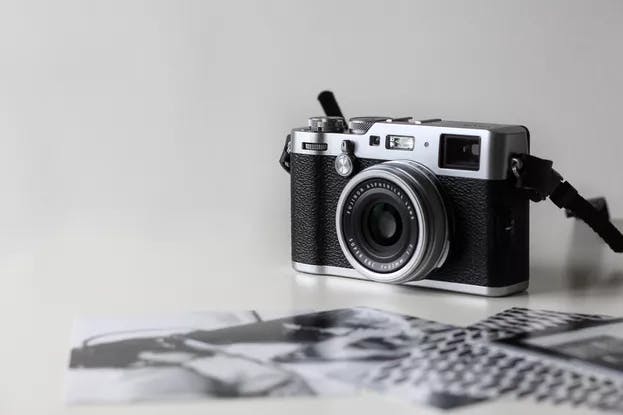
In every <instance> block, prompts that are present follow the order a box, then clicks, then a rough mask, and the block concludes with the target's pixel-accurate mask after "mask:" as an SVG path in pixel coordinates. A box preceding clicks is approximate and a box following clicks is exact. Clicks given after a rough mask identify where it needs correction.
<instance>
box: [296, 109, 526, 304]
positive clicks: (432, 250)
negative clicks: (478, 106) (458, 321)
mask: <svg viewBox="0 0 623 415" xmlns="http://www.w3.org/2000/svg"><path fill="white" fill-rule="evenodd" d="M287 146H288V147H287V148H288V157H289V159H288V168H289V170H290V174H291V203H292V262H293V267H294V268H295V269H296V270H297V271H300V272H304V273H311V274H330V275H338V276H344V277H354V278H363V279H369V280H372V281H378V282H385V283H396V284H407V285H415V286H422V287H432V288H439V289H445V290H451V291H459V292H466V293H472V294H480V295H486V296H503V295H508V294H512V293H515V292H519V291H523V290H525V289H526V288H527V287H528V274H529V270H528V265H529V249H528V245H529V198H528V197H527V196H526V193H525V192H524V191H522V190H520V189H518V188H517V187H516V186H515V185H514V181H513V174H512V172H511V167H512V166H511V160H512V158H513V154H528V153H529V135H528V130H527V129H526V128H525V127H523V126H519V125H501V124H485V123H475V122H458V121H442V120H440V119H429V120H421V121H414V120H412V119H410V118H390V117H356V118H351V119H350V121H349V122H348V123H347V122H346V120H345V119H344V118H343V117H338V116H322V117H313V118H310V119H309V125H308V127H305V128H296V129H294V130H292V133H291V135H290V140H289V142H288V144H287Z"/></svg>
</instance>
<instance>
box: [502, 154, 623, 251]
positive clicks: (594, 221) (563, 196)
mask: <svg viewBox="0 0 623 415" xmlns="http://www.w3.org/2000/svg"><path fill="white" fill-rule="evenodd" d="M553 164H554V163H553V162H552V161H551V160H545V159H541V158H538V157H535V156H531V155H529V154H515V155H513V156H512V158H511V171H512V172H513V175H514V176H515V186H516V187H517V188H519V189H522V190H525V191H526V192H527V194H528V197H529V198H530V200H532V201H533V202H540V201H542V200H545V199H546V198H548V197H549V199H550V200H551V201H552V202H553V203H554V204H555V205H556V206H558V207H559V208H560V209H566V211H567V216H574V217H577V218H578V219H580V220H582V221H584V222H586V224H587V225H588V226H590V227H591V229H593V231H595V232H596V233H597V234H598V235H599V236H600V237H601V238H602V239H603V240H604V241H605V242H606V244H608V246H609V247H610V248H611V249H612V250H613V251H614V252H623V234H621V232H620V231H619V230H618V229H617V228H616V227H615V226H614V225H613V224H612V222H610V217H609V214H608V208H607V205H606V202H605V200H604V199H603V198H599V199H593V200H592V201H588V200H586V199H585V198H583V197H582V196H581V195H580V194H579V193H578V191H577V190H576V189H575V188H574V187H573V186H572V185H571V184H570V183H569V182H567V181H566V180H564V179H563V178H562V176H561V175H560V173H558V172H557V171H556V170H554V169H553V167H552V166H553ZM591 202H592V203H591Z"/></svg>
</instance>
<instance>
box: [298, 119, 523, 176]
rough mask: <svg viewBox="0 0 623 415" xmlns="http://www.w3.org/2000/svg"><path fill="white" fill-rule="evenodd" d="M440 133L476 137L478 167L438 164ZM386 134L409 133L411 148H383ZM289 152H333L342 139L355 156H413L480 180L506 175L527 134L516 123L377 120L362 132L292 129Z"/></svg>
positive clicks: (448, 173)
mask: <svg viewBox="0 0 623 415" xmlns="http://www.w3.org/2000/svg"><path fill="white" fill-rule="evenodd" d="M442 134H458V135H470V136H478V137H480V167H479V169H478V170H460V169H450V168H441V167H439V146H440V137H441V135H442ZM371 135H374V136H379V137H380V141H381V142H380V145H371V144H370V136H371ZM387 135H401V136H412V137H414V138H415V146H414V149H413V150H412V151H404V150H393V149H387V148H385V137H386V136H387ZM291 137H292V150H291V152H292V153H297V154H309V155H326V156H337V155H338V154H341V153H342V150H341V144H342V141H343V140H350V141H352V142H353V144H354V153H353V155H354V156H355V157H357V158H366V159H376V160H405V159H407V160H413V161H417V162H418V163H421V164H423V165H425V166H426V167H428V168H429V169H430V170H432V171H433V173H435V174H436V175H440V176H454V177H466V178H473V179H483V180H503V179H506V178H507V177H508V171H509V159H510V155H511V154H512V153H528V152H529V148H528V137H527V132H526V129H525V128H524V127H521V126H519V125H504V124H488V123H487V124H485V123H474V122H462V121H433V122H426V123H421V124H417V123H415V122H396V121H394V122H377V123H375V124H374V125H372V127H370V129H369V130H368V131H367V132H366V133H365V134H352V133H322V132H313V131H310V130H309V128H296V129H294V130H292V136H291ZM303 143H326V144H327V149H326V150H324V151H317V150H307V149H304V148H303Z"/></svg>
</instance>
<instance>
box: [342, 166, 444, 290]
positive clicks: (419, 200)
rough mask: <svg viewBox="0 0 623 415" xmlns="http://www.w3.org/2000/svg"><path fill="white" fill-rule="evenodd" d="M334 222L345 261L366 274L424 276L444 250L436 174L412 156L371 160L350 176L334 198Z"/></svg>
mask: <svg viewBox="0 0 623 415" xmlns="http://www.w3.org/2000/svg"><path fill="white" fill-rule="evenodd" d="M336 225H337V233H338V239H339V242H340V246H341V247H342V251H343V253H344V255H345V256H346V258H347V259H348V261H349V263H350V264H351V265H352V266H353V268H355V269H356V270H358V271H359V272H360V273H362V274H363V275H364V276H366V277H368V278H370V279H372V280H377V281H383V282H406V281H409V280H414V279H421V278H424V277H425V276H426V275H427V274H428V273H429V272H430V271H432V270H433V269H434V268H435V267H437V266H439V265H440V263H442V262H443V259H445V254H446V253H447V248H448V221H447V212H446V207H445V204H444V202H443V198H442V197H441V193H440V191H439V190H438V188H437V182H436V178H435V176H434V174H433V173H431V172H429V171H428V170H427V169H426V168H425V167H423V166H421V165H419V164H418V163H415V162H412V161H391V162H385V163H381V164H377V165H375V166H372V167H369V168H368V169H366V170H364V171H362V172H361V173H359V174H358V175H357V176H355V177H353V179H352V180H351V181H350V182H349V183H348V184H347V185H346V187H345V188H344V190H343V191H342V194H341V196H340V199H339V201H338V206H337V213H336Z"/></svg>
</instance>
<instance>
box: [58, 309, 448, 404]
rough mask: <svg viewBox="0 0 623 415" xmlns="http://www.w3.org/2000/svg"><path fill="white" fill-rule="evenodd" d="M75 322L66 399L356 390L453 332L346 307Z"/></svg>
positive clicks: (401, 317) (118, 399)
mask: <svg viewBox="0 0 623 415" xmlns="http://www.w3.org/2000/svg"><path fill="white" fill-rule="evenodd" d="M188 317H189V318H188V320H187V321H185V319H184V316H178V317H176V318H166V317H165V318H163V317H159V318H157V319H152V320H149V319H142V320H137V319H127V320H124V319H117V320H101V319H100V320H95V319H83V320H80V321H79V322H77V324H76V327H75V333H74V338H73V346H72V350H71V356H70V362H69V371H68V375H67V379H68V380H67V401H68V402H69V403H96V402H98V403H103V402H108V403H115V402H132V401H149V400H166V399H169V400H171V399H198V398H237V397H276V396H327V395H348V394H354V393H357V392H358V391H359V390H360V389H361V388H363V387H367V385H364V384H363V383H362V382H361V380H362V379H363V378H365V377H366V376H367V375H368V374H369V373H372V372H373V371H375V370H376V368H378V367H379V366H382V365H386V364H388V363H391V362H398V361H400V360H401V359H404V358H406V357H408V356H410V355H411V354H412V353H413V349H414V348H417V346H418V345H419V344H422V343H424V342H426V341H428V340H429V339H430V337H431V335H432V334H434V333H438V332H443V331H447V330H449V329H452V326H446V325H443V324H439V323H435V322H429V321H426V320H421V319H417V318H414V317H409V316H404V315H399V314H394V313H390V312H384V311H380V310H374V309H369V308H347V309H339V310H332V311H324V312H317V313H307V314H298V315H292V316H288V317H278V316H274V315H273V316H272V317H278V318H273V319H272V320H270V319H267V317H268V316H267V315H263V314H261V313H258V312H243V313H195V314H192V315H189V316H188Z"/></svg>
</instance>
